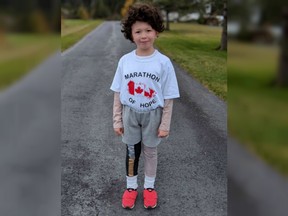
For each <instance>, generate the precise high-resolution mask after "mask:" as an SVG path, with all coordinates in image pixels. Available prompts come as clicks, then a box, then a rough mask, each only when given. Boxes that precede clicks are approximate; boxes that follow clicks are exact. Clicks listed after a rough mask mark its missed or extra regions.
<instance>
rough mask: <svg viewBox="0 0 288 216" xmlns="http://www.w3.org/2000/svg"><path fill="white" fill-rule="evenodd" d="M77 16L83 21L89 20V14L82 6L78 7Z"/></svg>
mask: <svg viewBox="0 0 288 216" xmlns="http://www.w3.org/2000/svg"><path fill="white" fill-rule="evenodd" d="M77 15H78V17H79V18H80V19H83V20H88V19H89V18H90V15H89V12H88V11H87V9H86V8H85V7H84V6H83V5H81V6H80V7H79V9H78V12H77Z"/></svg>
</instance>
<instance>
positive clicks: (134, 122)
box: [122, 106, 163, 147]
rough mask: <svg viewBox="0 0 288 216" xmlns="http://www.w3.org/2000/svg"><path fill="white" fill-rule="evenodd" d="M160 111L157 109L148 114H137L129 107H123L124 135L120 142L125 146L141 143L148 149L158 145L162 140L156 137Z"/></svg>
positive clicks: (160, 116) (160, 115)
mask: <svg viewBox="0 0 288 216" xmlns="http://www.w3.org/2000/svg"><path fill="white" fill-rule="evenodd" d="M162 110H163V109H162V108H161V107H159V108H157V109H155V110H152V111H149V112H138V111H135V110H133V109H131V108H130V107H129V106H123V110H122V118H123V126H124V134H123V136H122V141H123V142H124V143H126V144H136V143H139V142H140V141H142V143H143V144H144V145H145V146H148V147H156V146H157V145H159V144H160V142H161V140H162V138H159V137H158V129H159V126H160V123H161V118H162Z"/></svg>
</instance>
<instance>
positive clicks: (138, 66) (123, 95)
mask: <svg viewBox="0 0 288 216" xmlns="http://www.w3.org/2000/svg"><path fill="white" fill-rule="evenodd" d="M110 89H111V90H113V91H115V92H120V101H121V103H122V104H123V105H127V106H129V107H131V108H133V109H135V110H139V111H150V110H153V109H156V108H157V107H163V106H164V99H173V98H178V97H180V95H179V89H178V83H177V79H176V75H175V71H174V68H173V65H172V63H171V61H170V59H169V58H168V57H167V56H165V55H163V54H161V53H160V52H159V51H158V50H155V51H154V53H153V54H152V55H150V56H137V55H136V50H133V51H132V52H130V53H128V54H126V55H124V56H123V57H122V58H121V59H120V60H119V63H118V67H117V70H116V73H115V76H114V79H113V82H112V85H111V87H110Z"/></svg>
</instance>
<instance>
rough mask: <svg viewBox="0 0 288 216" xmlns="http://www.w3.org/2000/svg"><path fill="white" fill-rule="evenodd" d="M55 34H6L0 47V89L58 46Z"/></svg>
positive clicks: (22, 74)
mask: <svg viewBox="0 0 288 216" xmlns="http://www.w3.org/2000/svg"><path fill="white" fill-rule="evenodd" d="M59 45H60V43H59V37H58V36H57V35H36V34H7V35H5V41H4V42H3V43H2V44H1V49H0V91H1V90H3V89H4V88H6V87H8V86H10V85H11V84H13V83H14V82H15V81H17V80H19V79H20V78H22V77H23V76H24V75H26V74H27V73H28V72H30V71H31V70H32V69H33V68H34V67H35V66H37V65H38V64H39V63H41V62H42V61H43V60H44V59H45V58H47V57H48V56H49V55H51V54H52V53H53V52H55V50H56V49H57V48H59Z"/></svg>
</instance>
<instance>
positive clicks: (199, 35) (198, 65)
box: [156, 23, 227, 100]
mask: <svg viewBox="0 0 288 216" xmlns="http://www.w3.org/2000/svg"><path fill="white" fill-rule="evenodd" d="M170 28H171V30H170V31H165V32H164V33H161V34H160V36H159V38H158V39H157V41H156V46H157V47H158V48H159V49H160V50H161V51H162V52H163V53H165V54H166V55H167V56H169V57H170V58H171V59H172V60H174V61H175V62H176V63H178V64H179V65H180V66H181V67H182V68H184V69H185V70H187V71H188V72H189V73H190V74H191V75H192V76H193V77H195V78H196V79H197V80H198V81H199V82H201V83H202V84H203V85H204V86H206V87H207V88H208V89H210V90H211V91H212V92H214V93H215V94H216V95H217V96H219V97H220V98H222V99H224V100H226V98H227V68H226V66H227V52H225V51H217V50H215V48H216V47H218V46H219V44H220V38H221V32H222V28H221V27H211V26H205V25H198V24H190V23H171V25H170Z"/></svg>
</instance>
